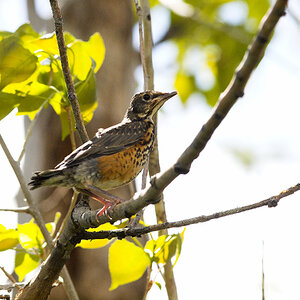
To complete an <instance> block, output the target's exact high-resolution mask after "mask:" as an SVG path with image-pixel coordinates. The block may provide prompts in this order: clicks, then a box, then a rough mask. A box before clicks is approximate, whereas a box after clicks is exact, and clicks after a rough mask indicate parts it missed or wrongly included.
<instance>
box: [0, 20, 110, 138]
mask: <svg viewBox="0 0 300 300" xmlns="http://www.w3.org/2000/svg"><path fill="white" fill-rule="evenodd" d="M64 37H65V42H66V46H67V54H68V59H69V66H70V70H71V74H72V78H73V81H74V85H75V90H76V93H77V96H78V101H79V105H80V108H81V111H82V115H83V119H84V121H85V122H86V123H87V122H89V121H90V120H91V119H92V117H93V113H94V111H95V109H96V107H97V99H96V82H95V73H96V72H97V71H98V70H99V68H100V66H101V64H102V62H103V60H104V55H105V47H104V43H103V40H102V38H101V36H100V34H99V33H95V34H93V35H92V36H91V37H90V39H89V40H88V41H87V42H84V41H81V40H78V39H76V38H75V37H74V36H72V35H71V34H70V33H68V32H66V33H65V34H64ZM49 104H50V105H51V106H52V107H53V109H54V110H55V112H56V113H57V114H58V115H59V116H60V119H61V124H62V138H63V139H64V138H65V137H66V136H67V135H68V134H69V124H68V122H69V121H68V115H67V112H66V107H67V106H69V101H68V97H67V88H66V84H65V81H64V76H63V72H62V68H61V63H60V57H59V50H58V46H57V41H56V36H55V34H54V33H52V34H47V35H40V34H38V33H37V32H35V31H34V30H33V29H32V27H31V26H30V25H29V24H24V25H22V26H20V27H19V28H18V29H17V30H16V31H15V32H14V33H11V32H7V31H5V32H0V120H1V119H2V118H4V117H5V116H6V115H7V114H9V113H10V112H11V111H12V110H13V109H14V108H17V109H18V115H28V116H29V117H30V118H31V119H33V118H34V117H35V115H36V113H37V112H38V111H40V110H41V109H42V108H43V107H46V106H47V105H49ZM74 124H75V122H74V120H73V127H74ZM74 130H75V127H74Z"/></svg>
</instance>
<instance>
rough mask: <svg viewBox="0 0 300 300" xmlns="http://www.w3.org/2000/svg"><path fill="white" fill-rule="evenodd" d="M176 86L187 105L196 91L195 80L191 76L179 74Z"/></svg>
mask: <svg viewBox="0 0 300 300" xmlns="http://www.w3.org/2000/svg"><path fill="white" fill-rule="evenodd" d="M174 86H175V89H176V90H177V91H178V95H179V97H180V99H181V101H182V102H183V103H185V102H186V101H187V100H188V98H189V97H190V95H191V94H192V93H193V92H194V91H195V79H194V77H193V76H191V75H188V74H186V73H183V72H178V73H177V74H176V78H175V83H174Z"/></svg>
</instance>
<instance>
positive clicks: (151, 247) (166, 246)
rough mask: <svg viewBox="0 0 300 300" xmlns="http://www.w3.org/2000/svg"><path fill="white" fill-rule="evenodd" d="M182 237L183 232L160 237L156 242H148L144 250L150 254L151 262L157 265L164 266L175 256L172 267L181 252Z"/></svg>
mask: <svg viewBox="0 0 300 300" xmlns="http://www.w3.org/2000/svg"><path fill="white" fill-rule="evenodd" d="M183 235H184V231H183V232H182V233H181V234H173V235H161V236H160V237H158V239H156V240H154V239H152V240H149V241H148V242H147V243H146V245H145V250H146V251H147V250H148V252H150V257H151V259H152V261H155V262H156V263H157V264H165V263H166V262H168V261H169V260H171V258H172V257H174V256H175V255H176V259H175V262H174V264H173V266H174V265H175V264H176V263H177V261H178V258H179V255H180V252H181V246H182V241H183Z"/></svg>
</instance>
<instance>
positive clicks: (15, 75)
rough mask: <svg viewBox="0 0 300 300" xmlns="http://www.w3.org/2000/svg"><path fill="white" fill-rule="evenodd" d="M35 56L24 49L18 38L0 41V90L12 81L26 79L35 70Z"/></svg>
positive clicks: (11, 37) (12, 37)
mask: <svg viewBox="0 0 300 300" xmlns="http://www.w3.org/2000/svg"><path fill="white" fill-rule="evenodd" d="M36 63H37V57H36V56H35V55H33V54H32V53H31V52H30V51H29V50H27V49H25V48H24V47H23V46H22V44H21V42H20V39H19V38H16V37H14V36H10V37H8V38H5V39H3V40H2V41H1V42H0V90H1V89H3V88H4V87H5V86H6V85H8V84H9V83H12V82H21V81H24V80H26V79H27V78H28V77H29V76H30V75H31V74H32V73H33V72H34V71H35V70H36Z"/></svg>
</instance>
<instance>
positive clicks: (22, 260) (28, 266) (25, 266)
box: [15, 252, 40, 281]
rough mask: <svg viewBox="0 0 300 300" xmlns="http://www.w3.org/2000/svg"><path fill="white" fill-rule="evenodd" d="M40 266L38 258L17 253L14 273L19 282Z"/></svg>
mask: <svg viewBox="0 0 300 300" xmlns="http://www.w3.org/2000/svg"><path fill="white" fill-rule="evenodd" d="M39 264H40V258H39V256H38V255H32V254H29V253H24V252H18V253H17V254H16V258H15V272H16V273H17V275H18V276H19V281H22V280H23V279H24V277H25V276H26V275H27V274H28V273H29V272H31V271H33V270H34V269H35V268H37V267H38V266H39Z"/></svg>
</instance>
